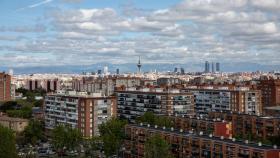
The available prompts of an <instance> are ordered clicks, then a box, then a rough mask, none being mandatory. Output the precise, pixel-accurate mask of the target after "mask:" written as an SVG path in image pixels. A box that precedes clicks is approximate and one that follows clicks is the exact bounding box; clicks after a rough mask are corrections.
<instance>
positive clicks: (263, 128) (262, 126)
mask: <svg viewBox="0 0 280 158" xmlns="http://www.w3.org/2000/svg"><path fill="white" fill-rule="evenodd" d="M208 117H209V119H217V118H218V119H221V120H225V121H227V122H231V125H232V134H233V136H238V137H241V138H243V139H247V138H248V137H252V139H255V140H267V139H269V138H270V137H272V136H279V135H280V118H279V117H278V118H277V117H263V116H257V115H248V114H238V113H230V112H210V113H209V115H208Z"/></svg>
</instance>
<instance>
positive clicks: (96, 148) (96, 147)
mask: <svg viewBox="0 0 280 158" xmlns="http://www.w3.org/2000/svg"><path fill="white" fill-rule="evenodd" d="M84 146H85V148H86V152H85V153H86V156H90V157H91V158H95V157H99V154H98V152H100V151H101V149H102V139H101V137H97V136H95V137H92V138H91V139H89V140H88V141H85V144H84Z"/></svg>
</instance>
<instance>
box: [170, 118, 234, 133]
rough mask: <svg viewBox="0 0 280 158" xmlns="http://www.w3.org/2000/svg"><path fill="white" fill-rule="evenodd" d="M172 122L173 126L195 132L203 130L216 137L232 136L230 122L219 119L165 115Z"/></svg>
mask: <svg viewBox="0 0 280 158" xmlns="http://www.w3.org/2000/svg"><path fill="white" fill-rule="evenodd" d="M167 117H168V118H169V119H170V120H171V121H172V122H173V123H174V128H176V129H183V130H184V131H193V132H195V133H199V132H203V133H205V134H213V135H214V136H216V137H220V136H223V137H224V138H230V137H232V126H231V122H226V121H225V120H221V119H208V118H207V117H193V116H167Z"/></svg>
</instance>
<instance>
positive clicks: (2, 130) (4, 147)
mask: <svg viewBox="0 0 280 158" xmlns="http://www.w3.org/2000/svg"><path fill="white" fill-rule="evenodd" d="M0 157H1V158H15V157H17V153H16V146H15V136H14V133H13V132H12V130H10V129H8V128H6V127H3V126H2V125H0Z"/></svg>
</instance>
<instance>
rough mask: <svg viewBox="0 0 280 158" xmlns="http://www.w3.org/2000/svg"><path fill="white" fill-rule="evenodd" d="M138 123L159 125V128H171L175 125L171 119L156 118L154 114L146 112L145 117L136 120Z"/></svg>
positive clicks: (164, 117) (165, 117)
mask: <svg viewBox="0 0 280 158" xmlns="http://www.w3.org/2000/svg"><path fill="white" fill-rule="evenodd" d="M136 122H137V123H140V122H142V123H147V124H151V125H158V126H165V127H168V128H170V127H172V126H173V125H174V123H173V122H172V120H171V119H170V118H168V117H167V116H156V115H155V114H154V113H152V112H145V114H144V115H142V116H141V117H138V118H137V119H136Z"/></svg>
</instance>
